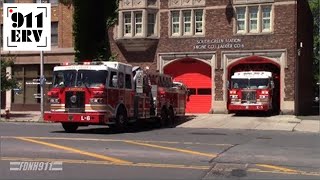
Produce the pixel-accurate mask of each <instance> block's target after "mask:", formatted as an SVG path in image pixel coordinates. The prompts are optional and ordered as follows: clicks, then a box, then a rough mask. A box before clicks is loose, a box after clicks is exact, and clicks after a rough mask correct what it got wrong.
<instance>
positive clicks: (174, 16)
mask: <svg viewBox="0 0 320 180" xmlns="http://www.w3.org/2000/svg"><path fill="white" fill-rule="evenodd" d="M172 22H179V12H172Z"/></svg>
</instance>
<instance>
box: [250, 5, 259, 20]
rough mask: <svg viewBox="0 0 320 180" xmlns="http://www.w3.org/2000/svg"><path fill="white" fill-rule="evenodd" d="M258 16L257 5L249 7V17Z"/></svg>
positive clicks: (254, 17) (255, 17)
mask: <svg viewBox="0 0 320 180" xmlns="http://www.w3.org/2000/svg"><path fill="white" fill-rule="evenodd" d="M257 18H258V7H250V19H257Z"/></svg>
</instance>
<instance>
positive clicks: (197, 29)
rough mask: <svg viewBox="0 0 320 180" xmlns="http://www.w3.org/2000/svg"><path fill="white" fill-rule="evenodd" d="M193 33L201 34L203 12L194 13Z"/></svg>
mask: <svg viewBox="0 0 320 180" xmlns="http://www.w3.org/2000/svg"><path fill="white" fill-rule="evenodd" d="M195 33H196V34H197V33H203V11H202V10H201V11H195Z"/></svg>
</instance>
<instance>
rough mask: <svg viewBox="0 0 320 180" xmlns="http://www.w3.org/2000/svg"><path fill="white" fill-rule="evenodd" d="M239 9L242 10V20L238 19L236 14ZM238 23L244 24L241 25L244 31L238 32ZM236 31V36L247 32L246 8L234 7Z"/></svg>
mask: <svg viewBox="0 0 320 180" xmlns="http://www.w3.org/2000/svg"><path fill="white" fill-rule="evenodd" d="M240 8H242V9H244V18H243V19H239V18H238V13H237V12H238V11H239V9H240ZM239 21H241V22H244V23H243V27H244V29H241V30H239V26H238V22H239ZM236 31H237V33H238V34H242V33H245V32H247V7H246V6H240V7H236Z"/></svg>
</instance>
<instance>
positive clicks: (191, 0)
mask: <svg viewBox="0 0 320 180" xmlns="http://www.w3.org/2000/svg"><path fill="white" fill-rule="evenodd" d="M205 5H206V0H169V4H168V7H169V8H175V7H178V8H181V7H199V6H205Z"/></svg>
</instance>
